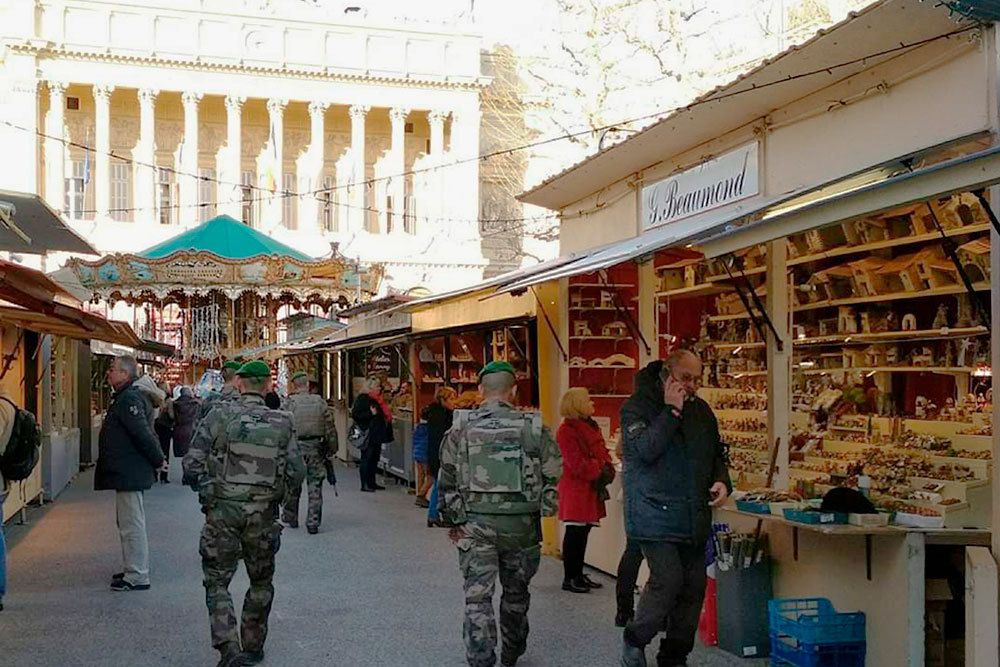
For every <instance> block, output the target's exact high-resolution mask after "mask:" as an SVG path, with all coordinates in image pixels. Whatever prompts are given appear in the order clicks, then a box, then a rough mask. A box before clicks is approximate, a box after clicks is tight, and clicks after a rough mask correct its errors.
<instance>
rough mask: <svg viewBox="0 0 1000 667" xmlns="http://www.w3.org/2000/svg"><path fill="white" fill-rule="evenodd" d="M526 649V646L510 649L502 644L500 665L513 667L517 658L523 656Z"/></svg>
mask: <svg viewBox="0 0 1000 667" xmlns="http://www.w3.org/2000/svg"><path fill="white" fill-rule="evenodd" d="M527 648H528V647H527V646H522V647H521V648H512V647H510V646H508V645H507V644H504V645H503V649H502V650H501V651H500V664H501V665H502V667H514V665H516V664H517V660H518V658H520V657H521V656H522V655H524V652H525V651H526V650H527Z"/></svg>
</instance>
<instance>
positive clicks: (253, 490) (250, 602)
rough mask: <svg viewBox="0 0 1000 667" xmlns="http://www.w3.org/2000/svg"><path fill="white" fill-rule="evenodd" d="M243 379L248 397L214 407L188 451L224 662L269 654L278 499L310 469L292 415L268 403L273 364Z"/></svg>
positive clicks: (217, 644)
mask: <svg viewBox="0 0 1000 667" xmlns="http://www.w3.org/2000/svg"><path fill="white" fill-rule="evenodd" d="M237 376H238V377H239V380H238V382H239V390H240V393H241V394H242V395H241V397H240V398H239V400H236V401H217V402H216V403H215V404H214V406H213V407H212V409H211V410H210V411H209V413H208V414H207V415H206V416H205V418H204V419H202V420H201V422H200V423H199V424H198V426H197V428H196V429H195V435H194V438H193V440H192V441H191V448H190V449H189V450H188V453H187V454H186V455H185V456H184V481H185V483H186V484H189V485H190V486H191V488H192V489H193V490H195V491H197V492H198V498H199V500H200V502H201V511H202V512H204V514H205V526H204V528H202V531H201V542H200V544H199V549H198V550H199V552H200V553H201V566H202V571H203V572H204V576H205V581H204V584H205V602H206V604H207V605H208V615H209V620H210V624H211V632H212V646H213V647H214V648H215V649H216V650H218V651H219V653H220V654H221V655H222V659H221V660H220V661H219V667H242V666H243V665H255V664H257V663H259V662H260V661H261V660H263V659H264V640H265V639H266V638H267V617H268V615H269V614H270V612H271V601H272V600H273V599H274V586H273V584H272V583H271V579H272V577H273V576H274V557H275V554H277V553H278V548H279V546H280V544H281V524H279V523H278V520H277V518H278V502H279V501H280V500H281V498H282V497H283V496H284V491H285V488H287V487H291V486H297V485H299V484H301V483H302V478H303V476H304V474H305V465H304V464H303V462H302V455H301V454H300V452H299V446H298V443H297V442H296V439H295V428H294V426H293V425H292V418H291V416H290V415H289V414H288V413H286V412H282V411H279V410H271V409H269V408H267V407H266V406H265V405H264V394H265V393H267V390H268V389H269V387H270V383H271V369H270V368H268V366H267V364H265V363H264V362H263V361H251V362H249V363H246V364H244V365H243V366H242V367H240V369H239V370H238V371H237ZM241 559H242V560H243V563H244V566H245V567H246V571H247V576H248V577H249V579H250V590H249V591H247V594H246V598H245V599H244V601H243V617H242V623H241V626H240V628H239V632H237V625H236V616H235V613H234V611H233V599H232V597H231V596H230V595H229V582H230V581H231V580H232V578H233V575H234V574H235V573H236V568H237V566H238V564H239V561H240V560H241Z"/></svg>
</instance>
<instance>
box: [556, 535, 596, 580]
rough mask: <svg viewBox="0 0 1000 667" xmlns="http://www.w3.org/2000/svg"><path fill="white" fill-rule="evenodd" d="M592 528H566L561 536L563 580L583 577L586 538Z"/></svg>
mask: <svg viewBox="0 0 1000 667" xmlns="http://www.w3.org/2000/svg"><path fill="white" fill-rule="evenodd" d="M591 528H593V526H566V533H565V534H564V535H563V545H562V550H563V554H562V556H563V579H565V580H566V581H569V580H571V579H578V578H579V577H581V576H583V557H584V556H585V555H586V553H587V538H588V537H589V536H590V529H591Z"/></svg>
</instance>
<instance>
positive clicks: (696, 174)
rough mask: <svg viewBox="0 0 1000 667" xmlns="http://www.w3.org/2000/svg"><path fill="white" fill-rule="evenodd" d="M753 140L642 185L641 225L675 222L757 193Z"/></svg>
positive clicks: (755, 152)
mask: <svg viewBox="0 0 1000 667" xmlns="http://www.w3.org/2000/svg"><path fill="white" fill-rule="evenodd" d="M757 153H758V144H757V142H756V141H755V142H753V143H750V144H747V145H746V146H742V147H740V148H737V149H736V150H734V151H731V152H729V153H725V154H723V155H720V156H719V157H717V158H714V159H711V160H707V161H705V162H702V163H701V164H700V165H698V166H697V167H694V168H692V169H688V170H686V171H682V172H680V173H678V174H674V175H673V176H671V177H669V178H665V179H663V180H662V181H658V182H656V183H653V184H652V185H647V186H646V187H644V188H643V189H642V229H643V231H646V230H648V229H652V228H653V227H659V226H661V225H666V224H670V223H672V222H677V221H678V220H684V219H685V218H690V217H692V216H696V215H699V214H701V213H704V212H706V211H711V210H712V209H716V208H719V207H721V206H726V205H728V204H732V203H734V202H738V201H741V200H743V199H747V198H749V197H753V196H754V195H757V194H760V182H759V180H758V176H759V165H758V162H757Z"/></svg>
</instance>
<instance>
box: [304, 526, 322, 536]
mask: <svg viewBox="0 0 1000 667" xmlns="http://www.w3.org/2000/svg"><path fill="white" fill-rule="evenodd" d="M306 532H308V533H309V534H310V535H315V534H316V533H318V532H319V528H318V527H317V526H306Z"/></svg>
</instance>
